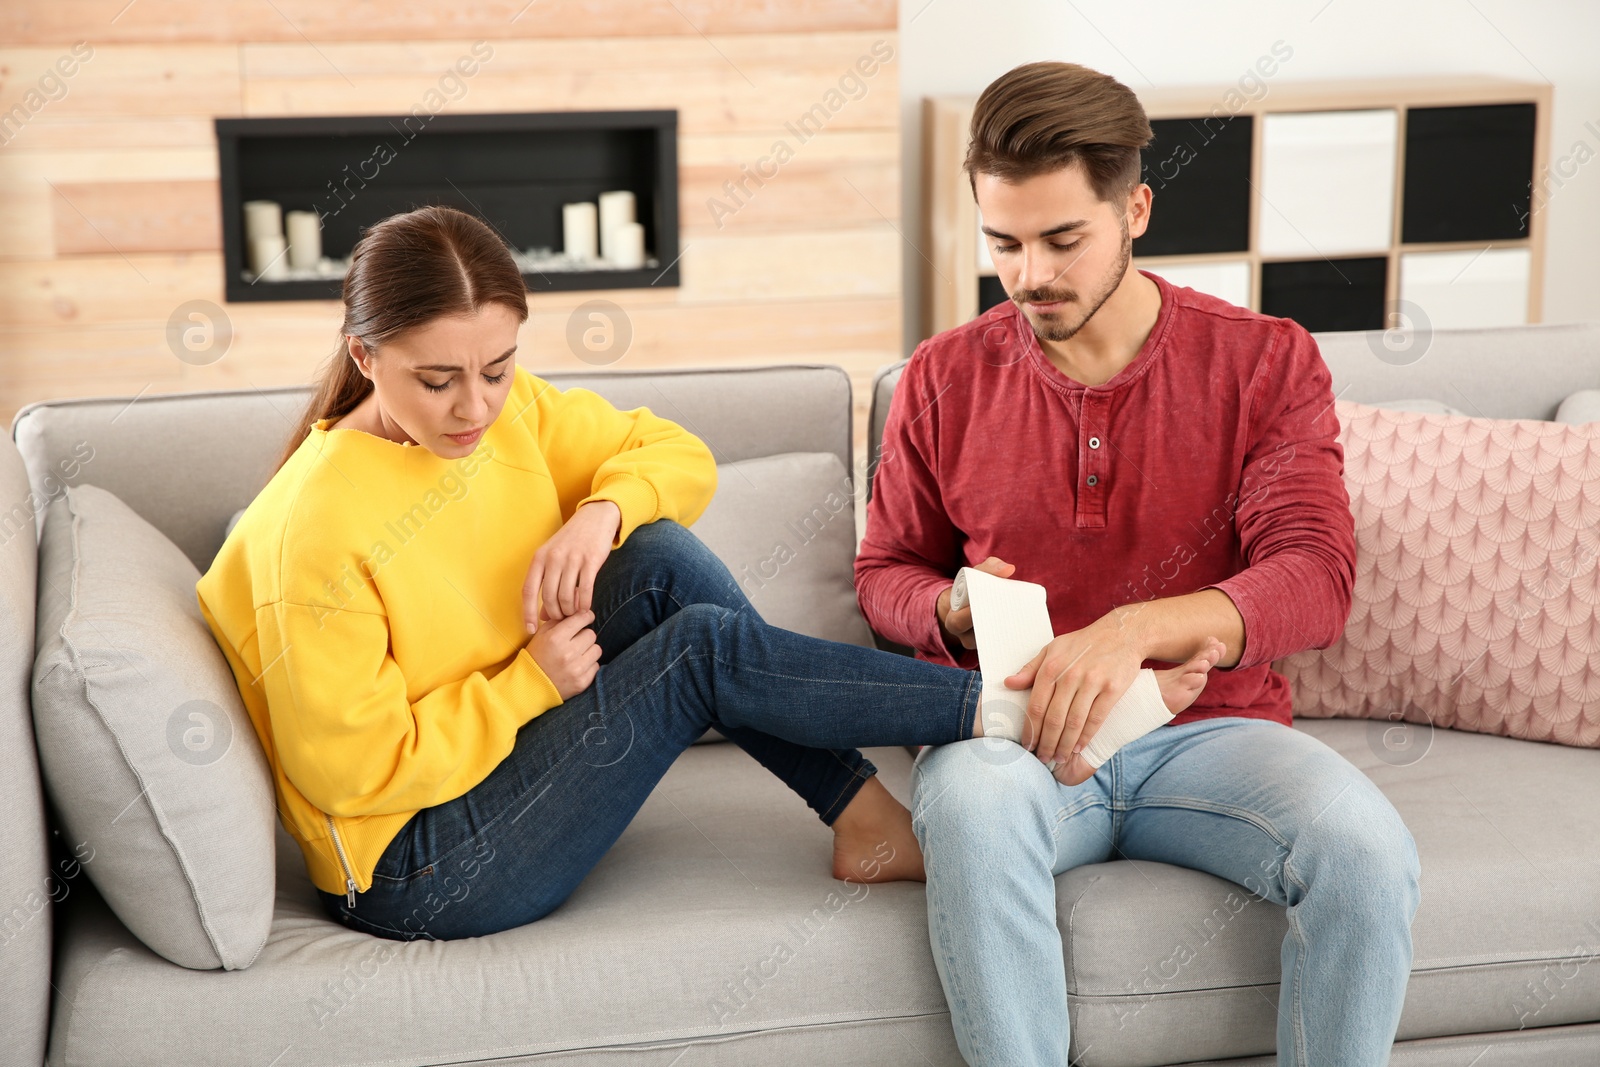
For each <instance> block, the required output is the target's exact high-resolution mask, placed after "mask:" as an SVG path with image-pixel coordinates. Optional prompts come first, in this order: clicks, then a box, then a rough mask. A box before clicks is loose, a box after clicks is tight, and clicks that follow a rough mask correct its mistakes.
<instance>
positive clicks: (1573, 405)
mask: <svg viewBox="0 0 1600 1067" xmlns="http://www.w3.org/2000/svg"><path fill="white" fill-rule="evenodd" d="M1556 421H1557V422H1565V423H1569V424H1571V425H1574V426H1581V425H1583V424H1584V423H1587V422H1600V389H1580V390H1578V391H1577V392H1576V393H1573V394H1572V395H1571V396H1569V397H1567V398H1566V399H1565V400H1563V401H1562V402H1561V406H1560V407H1558V408H1556Z"/></svg>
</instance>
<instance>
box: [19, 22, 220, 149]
mask: <svg viewBox="0 0 1600 1067" xmlns="http://www.w3.org/2000/svg"><path fill="white" fill-rule="evenodd" d="M8 3H9V0H8ZM78 39H80V38H79V37H77V36H73V37H69V38H68V39H67V40H68V41H74V40H78ZM0 40H4V41H6V42H7V43H8V44H9V42H10V41H11V38H8V37H0ZM90 47H91V48H92V49H93V52H92V55H90V56H89V58H87V59H83V60H81V61H79V62H78V64H77V71H76V73H74V74H73V75H72V76H71V77H69V78H64V79H61V82H62V86H63V89H62V91H61V95H60V98H59V99H54V100H48V99H47V100H46V102H45V103H44V104H43V106H41V107H39V108H37V109H35V111H34V114H33V116H32V118H31V119H30V124H31V123H32V122H41V121H43V122H59V121H61V120H63V119H71V118H84V117H93V118H97V119H106V118H127V119H135V120H143V119H150V118H159V117H165V116H196V115H237V114H238V113H239V100H240V95H239V49H238V48H237V47H236V46H233V45H211V44H168V45H127V44H124V45H111V44H98V43H91V45H90ZM70 52H71V45H70V44H67V43H63V44H60V45H57V46H54V47H35V48H11V47H6V48H0V72H3V74H0V100H3V101H4V102H5V107H6V108H10V107H12V106H13V105H14V104H16V103H17V102H18V101H21V100H24V99H25V94H26V92H27V91H28V90H29V89H31V88H35V87H36V86H37V85H38V83H39V81H40V79H41V78H42V77H43V76H44V75H46V74H47V73H50V72H51V71H52V70H53V69H54V64H55V63H56V61H57V60H58V59H61V58H62V57H63V56H66V55H69V54H70ZM83 147H92V146H90V145H85V146H83Z"/></svg>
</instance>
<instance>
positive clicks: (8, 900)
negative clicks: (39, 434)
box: [0, 441, 64, 1067]
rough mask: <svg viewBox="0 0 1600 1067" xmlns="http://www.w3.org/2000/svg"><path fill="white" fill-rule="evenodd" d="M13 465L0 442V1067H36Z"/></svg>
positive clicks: (21, 499) (32, 820)
mask: <svg viewBox="0 0 1600 1067" xmlns="http://www.w3.org/2000/svg"><path fill="white" fill-rule="evenodd" d="M44 504H45V501H43V500H41V499H38V498H36V497H32V496H30V488H29V485H28V475H27V471H26V470H25V469H24V467H23V464H22V457H21V456H19V455H18V454H17V450H16V447H15V446H14V445H13V444H12V443H11V442H10V441H0V508H3V509H4V510H3V513H0V811H4V812H5V817H4V818H3V819H0V1005H4V1007H3V1008H0V1015H3V1016H4V1018H5V1019H6V1026H5V1035H6V1040H5V1041H4V1042H3V1043H0V1064H12V1063H15V1064H28V1065H29V1067H37V1065H38V1064H41V1063H43V1062H44V1054H45V1030H46V1027H47V1025H48V1022H49V1018H50V958H51V936H50V935H51V927H52V924H53V921H54V915H53V910H54V909H53V901H54V900H55V899H56V898H58V897H59V896H60V895H61V893H62V892H63V889H64V887H63V883H62V881H61V880H60V879H57V878H53V877H52V875H51V867H50V847H49V839H48V837H47V836H46V834H47V831H46V826H45V804H44V792H43V789H42V787H41V784H40V778H39V757H38V753H37V750H36V749H35V747H34V743H33V712H32V711H31V704H30V700H29V697H30V694H31V692H32V687H33V645H34V603H35V583H36V580H37V571H38V545H37V543H36V542H35V541H34V520H33V514H34V511H35V510H39V511H43V510H44Z"/></svg>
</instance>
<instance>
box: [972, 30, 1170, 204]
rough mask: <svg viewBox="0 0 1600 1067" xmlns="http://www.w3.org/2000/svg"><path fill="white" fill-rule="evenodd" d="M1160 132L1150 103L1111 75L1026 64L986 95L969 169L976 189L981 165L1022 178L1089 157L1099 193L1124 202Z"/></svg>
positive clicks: (1006, 177) (975, 123) (975, 112)
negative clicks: (1143, 152)
mask: <svg viewBox="0 0 1600 1067" xmlns="http://www.w3.org/2000/svg"><path fill="white" fill-rule="evenodd" d="M1153 136H1154V134H1153V133H1152V131H1151V129H1150V120H1149V119H1148V118H1147V117H1146V116H1145V113H1144V105H1142V104H1140V103H1139V98H1138V97H1137V96H1135V95H1134V94H1133V90H1131V89H1129V88H1128V87H1127V86H1126V85H1123V84H1122V83H1121V82H1119V81H1117V79H1115V78H1113V77H1111V75H1109V74H1102V73H1100V72H1099V71H1097V70H1090V69H1089V68H1088V67H1084V66H1080V65H1078V64H1077V63H1055V62H1041V63H1024V64H1023V65H1022V66H1020V67H1014V68H1012V69H1011V70H1009V71H1007V72H1006V73H1004V74H1002V75H1000V77H998V78H996V79H995V80H994V81H992V82H990V83H989V87H988V88H987V89H985V90H984V91H983V93H982V94H981V95H979V97H978V102H977V104H976V105H975V106H974V107H973V109H972V129H971V137H972V140H971V142H970V143H969V144H968V145H967V158H966V160H965V162H964V163H963V169H965V170H966V172H967V180H968V181H969V182H971V183H972V188H973V195H974V196H976V195H977V187H978V182H977V176H978V174H979V173H980V172H981V173H983V174H993V175H994V176H995V177H996V178H999V179H1001V180H1002V181H1008V182H1018V181H1023V180H1026V179H1028V178H1032V177H1035V176H1036V175H1039V174H1045V173H1048V172H1050V171H1053V170H1058V169H1060V168H1062V167H1066V166H1070V165H1071V164H1073V163H1081V164H1082V165H1083V167H1084V169H1085V171H1086V172H1087V175H1088V179H1089V186H1090V188H1092V189H1093V190H1094V195H1095V196H1097V197H1099V198H1100V200H1102V201H1105V202H1110V203H1114V204H1116V205H1118V206H1120V205H1121V204H1122V203H1124V202H1125V201H1126V200H1127V198H1128V194H1129V193H1131V192H1133V190H1134V188H1135V187H1136V186H1137V185H1138V184H1139V175H1140V162H1139V149H1141V148H1143V147H1144V146H1145V145H1147V144H1149V143H1150V141H1151V138H1152V137H1153Z"/></svg>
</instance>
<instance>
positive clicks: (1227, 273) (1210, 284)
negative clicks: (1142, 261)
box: [1134, 259, 1250, 308]
mask: <svg viewBox="0 0 1600 1067" xmlns="http://www.w3.org/2000/svg"><path fill="white" fill-rule="evenodd" d="M1134 265H1135V266H1139V264H1137V263H1136V264H1134ZM1142 269H1143V270H1147V271H1149V272H1150V273H1151V274H1159V275H1161V276H1162V277H1163V278H1165V279H1166V280H1167V281H1169V282H1171V283H1172V284H1173V285H1176V286H1180V287H1181V286H1188V287H1189V288H1190V289H1194V290H1197V291H1199V292H1202V293H1207V294H1209V295H1211V296H1215V297H1218V298H1220V299H1222V300H1226V301H1227V302H1228V303H1230V304H1236V305H1238V306H1239V307H1242V308H1248V307H1249V306H1250V262H1249V261H1248V260H1244V259H1241V260H1238V261H1229V262H1218V263H1166V264H1163V265H1161V266H1159V267H1143V268H1142Z"/></svg>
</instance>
